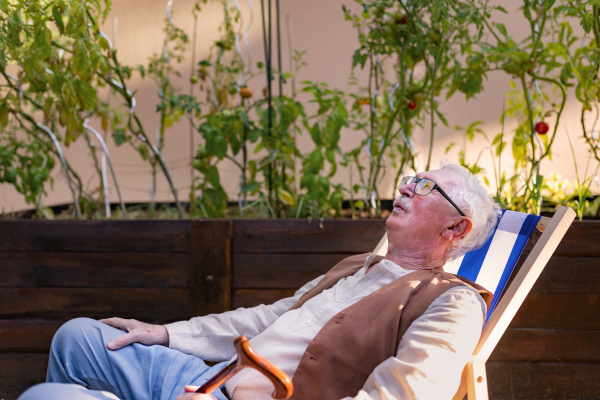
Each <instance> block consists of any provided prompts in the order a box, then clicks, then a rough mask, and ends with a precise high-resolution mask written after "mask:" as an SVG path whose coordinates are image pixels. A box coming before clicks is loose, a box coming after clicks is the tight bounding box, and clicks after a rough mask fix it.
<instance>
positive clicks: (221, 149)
mask: <svg viewBox="0 0 600 400" xmlns="http://www.w3.org/2000/svg"><path fill="white" fill-rule="evenodd" d="M226 154H227V139H225V138H224V137H223V136H221V135H219V136H217V137H216V138H215V155H216V156H217V157H218V158H219V160H222V159H223V158H224V157H225V155H226Z"/></svg>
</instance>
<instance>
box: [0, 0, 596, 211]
mask: <svg viewBox="0 0 600 400" xmlns="http://www.w3.org/2000/svg"><path fill="white" fill-rule="evenodd" d="M193 4H194V1H191V0H175V1H174V3H173V7H172V10H173V17H174V20H175V23H176V24H177V25H178V26H180V27H182V28H183V29H185V30H186V32H188V34H189V35H190V36H191V34H192V32H193V18H192V16H191V13H190V10H191V7H192V5H193ZM240 4H241V5H242V8H243V10H244V12H247V8H246V5H245V1H244V0H240ZM252 4H253V6H254V10H255V19H254V24H253V27H252V30H251V33H250V37H249V39H250V45H251V47H252V52H253V56H254V63H256V61H259V60H263V50H262V47H263V46H262V34H261V24H260V2H259V1H258V0H252ZM342 4H346V5H351V6H354V3H353V2H351V1H350V0H328V1H322V0H321V1H319V0H304V1H292V0H281V27H282V33H283V35H282V36H283V46H282V59H283V69H284V70H288V69H289V62H288V60H289V55H288V54H289V53H288V46H287V37H286V15H288V14H289V15H290V16H291V19H292V25H293V40H294V47H295V48H296V49H299V50H307V51H308V53H307V55H306V57H305V60H306V61H307V63H308V67H306V68H304V69H303V70H302V71H301V73H300V76H299V77H298V81H302V80H305V79H310V80H314V81H320V82H327V83H328V84H330V85H331V86H334V87H338V88H341V89H346V88H347V81H348V77H349V75H350V59H351V55H352V53H353V52H354V50H355V49H356V48H357V47H358V41H357V39H356V34H355V32H354V30H353V29H352V27H351V25H350V23H348V22H346V21H344V19H343V15H342V11H341V6H342ZM503 5H504V6H505V7H506V8H507V9H508V10H509V11H510V12H511V13H512V15H508V16H503V19H504V20H505V21H503V22H504V23H505V24H506V25H507V27H508V29H509V31H512V32H513V34H514V36H516V37H518V36H519V35H523V34H524V32H525V31H524V29H525V24H523V23H522V21H521V20H520V18H516V17H515V14H516V10H517V7H518V2H517V1H515V0H511V1H510V2H503ZM165 6H166V1H164V0H160V1H157V0H115V1H114V2H113V8H112V12H111V13H110V15H109V17H108V18H107V20H106V22H105V24H104V32H105V33H106V34H107V35H108V36H112V33H113V22H114V21H115V18H118V24H117V30H116V31H117V40H116V47H117V49H118V54H119V57H120V60H121V62H122V63H123V64H127V65H137V64H144V63H146V60H147V58H148V57H149V56H150V55H151V54H152V53H156V52H160V51H161V48H162V42H163V38H164V34H163V31H162V28H163V25H164V20H165V18H166V12H165ZM246 15H248V14H246ZM220 23H221V11H220V8H219V6H218V5H217V4H209V5H207V6H205V9H204V11H203V12H202V13H201V14H200V17H199V24H198V43H197V59H198V60H199V59H201V58H203V57H204V56H205V55H206V52H207V49H208V47H209V45H210V43H211V42H212V41H213V40H214V39H215V38H216V37H217V27H218V26H219V24H220ZM273 29H275V26H274V27H273ZM190 69H191V65H190V60H189V57H188V60H186V61H184V62H183V64H182V65H180V66H178V70H179V71H181V73H182V79H181V80H180V81H179V82H178V85H179V86H180V87H181V88H182V89H183V91H184V92H186V93H187V92H188V90H189V86H188V85H189V76H190ZM357 76H358V78H359V79H360V80H361V82H365V74H364V73H362V72H360V71H359V72H358V73H357ZM250 86H252V87H253V88H254V92H255V93H260V92H261V90H262V88H263V87H264V86H265V78H264V77H263V76H257V77H255V78H254V79H253V80H252V81H251V82H250ZM131 87H132V88H133V89H136V90H137V93H136V98H137V101H138V108H137V110H138V112H139V114H140V116H141V117H142V120H143V122H144V125H145V127H146V130H147V132H148V133H149V134H153V132H154V130H155V127H156V125H157V123H158V116H157V114H156V113H155V107H156V104H157V103H158V97H157V89H156V85H155V84H154V82H152V81H150V80H148V79H146V80H143V81H142V80H141V79H139V77H138V76H135V77H134V78H133V80H132V83H131ZM485 88H486V89H485V92H483V93H481V94H480V95H479V96H478V97H477V98H476V99H474V100H471V101H469V102H466V101H465V100H464V97H462V96H460V95H456V96H455V97H453V98H452V99H451V100H450V101H448V102H446V103H445V104H443V111H444V112H445V114H446V116H447V118H448V121H449V123H450V125H451V126H455V125H460V126H467V125H468V124H470V123H471V122H473V121H476V120H482V121H484V124H483V125H482V126H481V128H482V129H483V130H484V131H485V132H486V133H487V134H488V137H489V138H490V139H491V138H493V137H494V136H495V135H496V134H497V133H498V132H499V131H500V126H499V117H500V113H501V112H502V102H503V96H504V93H505V92H506V91H508V90H509V77H508V76H507V75H506V74H504V73H503V72H494V73H491V74H490V75H489V76H488V80H487V82H486V83H485ZM285 90H286V91H288V92H289V90H290V88H289V85H287V87H286V88H285ZM102 96H106V94H102ZM113 102H114V99H113ZM578 121H579V111H578V109H577V104H575V103H573V104H568V105H567V110H566V112H565V116H564V117H563V124H564V127H563V126H561V128H560V130H559V137H558V138H557V141H556V144H555V146H554V157H553V161H552V162H550V161H545V162H544V163H543V165H542V173H543V174H546V173H548V172H549V171H558V172H560V173H561V174H562V175H564V176H565V177H568V178H570V179H574V177H575V172H574V164H573V157H572V156H571V153H570V150H569V145H568V142H567V139H566V132H567V131H568V132H569V133H570V135H571V138H572V140H573V141H574V143H575V146H576V152H577V160H578V162H579V163H580V165H579V167H580V170H583V169H585V165H586V162H587V159H588V156H587V151H586V147H585V144H584V143H583V141H582V140H581V139H580V137H581V132H580V129H579V127H578V126H579V122H578ZM548 122H549V123H550V125H551V126H552V125H553V124H552V120H548ZM427 124H429V122H427ZM515 124H516V122H515V121H511V120H507V122H506V131H507V132H510V131H511V129H512V128H514V127H515ZM94 126H96V127H97V128H99V124H98V123H95V124H94ZM425 128H426V129H425V131H423V132H419V133H417V134H416V140H415V143H416V145H417V149H418V151H419V152H420V155H419V157H418V160H419V167H420V168H423V167H424V166H425V162H426V151H427V146H428V144H429V131H428V126H427V125H426V126H425ZM460 138H461V133H458V132H457V131H455V130H454V129H452V128H446V127H444V126H442V125H441V124H440V123H438V126H437V127H436V136H435V147H434V151H433V165H437V163H438V162H439V161H440V160H441V159H444V158H451V159H452V158H456V157H457V151H454V150H453V151H452V152H451V153H450V154H449V155H445V154H444V150H445V148H446V147H447V145H448V144H449V143H450V142H452V141H458V140H459V139H460ZM361 139H362V137H361V136H360V134H359V133H357V132H353V131H347V132H344V133H343V135H342V144H341V145H342V147H343V149H346V150H347V149H351V148H353V147H355V146H356V145H357V144H358V143H359V142H360V140H361ZM194 140H195V146H197V145H198V143H199V140H200V139H199V135H198V134H195V138H194ZM461 140H462V139H461ZM108 142H109V150H110V154H111V156H112V158H113V163H114V165H115V169H116V171H117V177H118V181H119V185H120V187H121V192H122V194H123V196H124V199H125V201H127V202H148V201H149V194H148V192H149V189H150V185H151V177H150V174H149V171H150V169H149V167H148V166H147V164H145V163H144V162H143V161H142V160H141V159H140V157H139V155H137V153H136V152H135V151H134V150H133V149H132V148H131V147H130V146H127V145H123V146H121V147H119V148H117V147H115V145H114V144H113V143H112V140H109V141H108ZM486 145H487V144H486V141H485V139H483V138H478V139H477V141H476V142H475V143H474V144H469V145H468V152H467V156H468V157H469V158H471V159H476V158H477V156H478V154H479V151H480V149H481V148H484V147H485V146H486ZM299 147H300V148H301V150H302V151H309V150H310V149H311V141H310V138H309V137H308V135H304V136H303V137H300V140H299ZM509 152H510V149H509V148H507V150H506V151H505V154H504V157H503V161H502V162H503V165H505V166H506V167H509V166H510V165H511V160H512V157H511V155H510V153H509ZM488 154H489V151H487V150H486V151H485V152H484V155H483V156H482V157H481V161H480V163H481V164H482V165H483V166H484V167H485V168H486V171H487V172H488V173H489V176H490V180H491V174H492V171H493V169H492V164H491V163H490V161H491V160H490V157H489V155H488ZM66 156H67V158H68V160H69V162H71V164H72V165H73V166H74V167H75V169H76V170H77V171H79V172H80V174H81V176H82V178H83V181H84V182H86V185H87V186H86V187H87V188H88V189H89V190H93V188H94V187H96V186H98V182H99V180H98V177H97V176H96V175H95V173H94V170H93V168H92V165H91V164H92V161H91V157H90V155H89V150H88V149H87V147H86V146H85V144H84V142H83V140H80V141H79V142H77V143H75V144H73V145H71V146H70V148H68V149H66ZM164 158H165V159H166V161H167V164H168V165H169V166H170V169H171V173H172V175H173V178H174V181H175V185H176V186H177V187H178V188H179V191H180V199H181V200H182V201H186V200H187V196H188V193H189V184H190V169H189V158H190V133H189V127H188V125H187V124H186V123H183V122H180V123H178V124H176V125H174V127H173V128H171V129H170V130H169V131H168V132H167V133H166V148H165V150H164ZM596 167H597V163H595V162H593V161H592V163H590V167H589V168H590V172H589V173H588V175H589V174H591V172H593V171H594V170H595V169H596ZM580 173H582V172H580ZM221 174H222V181H224V182H225V186H226V189H227V191H228V193H229V194H230V196H231V198H232V199H234V198H235V192H236V186H237V181H238V173H237V170H236V169H235V166H234V165H233V164H232V163H226V162H225V163H223V164H222V166H221ZM54 175H55V183H54V188H53V190H52V191H51V192H50V193H49V194H48V196H47V197H45V199H44V204H46V205H54V204H60V203H67V202H69V199H70V194H69V191H68V188H67V184H66V181H65V179H64V176H63V174H62V173H61V171H60V168H59V166H58V164H57V166H56V167H55V173H54ZM392 175H393V174H391V173H390V174H388V175H387V176H386V177H385V179H384V181H383V183H382V189H384V190H383V194H384V197H388V198H391V197H392V196H393V194H394V186H395V184H394V182H392V180H393V176H392ZM336 179H339V180H345V179H346V175H345V174H344V172H343V170H341V169H340V172H339V173H338V175H337V176H336ZM110 186H111V189H112V181H111V184H110ZM594 189H596V187H594ZM116 200H117V197H116V194H115V192H114V190H111V201H113V202H115V201H116ZM157 200H158V201H169V200H172V197H171V196H170V195H169V191H168V187H167V184H166V181H165V180H164V179H163V178H162V177H160V179H159V183H158V194H157ZM23 208H27V206H26V205H25V204H24V200H23V199H22V197H21V195H19V194H18V193H16V191H15V190H14V189H13V188H12V187H11V186H8V185H0V211H1V210H2V209H4V211H14V210H20V209H23Z"/></svg>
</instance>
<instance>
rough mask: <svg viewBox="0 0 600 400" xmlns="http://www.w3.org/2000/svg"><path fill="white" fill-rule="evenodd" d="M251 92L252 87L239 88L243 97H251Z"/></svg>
mask: <svg viewBox="0 0 600 400" xmlns="http://www.w3.org/2000/svg"><path fill="white" fill-rule="evenodd" d="M252 94H253V92H252V89H251V88H249V87H247V86H244V87H243V88H241V89H240V96H242V98H243V99H249V98H250V97H252Z"/></svg>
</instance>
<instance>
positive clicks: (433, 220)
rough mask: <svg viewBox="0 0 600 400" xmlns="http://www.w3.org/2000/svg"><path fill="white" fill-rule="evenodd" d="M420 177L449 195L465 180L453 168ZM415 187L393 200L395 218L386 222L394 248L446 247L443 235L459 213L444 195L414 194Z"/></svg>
mask: <svg viewBox="0 0 600 400" xmlns="http://www.w3.org/2000/svg"><path fill="white" fill-rule="evenodd" d="M417 178H428V179H431V180H432V181H434V182H435V183H437V184H438V185H439V186H440V187H441V188H442V189H443V190H444V192H446V194H448V193H449V192H450V191H451V189H452V188H453V187H454V186H456V185H459V184H462V182H461V179H462V177H461V176H460V175H459V174H458V173H457V172H455V171H453V170H451V169H438V170H434V171H427V172H421V173H419V174H417ZM414 187H415V184H414V183H412V184H409V185H406V186H404V187H402V188H400V193H399V196H398V197H397V198H396V200H395V201H394V209H393V211H392V215H391V216H390V217H389V218H388V220H387V221H386V225H387V228H388V238H389V241H390V244H391V245H394V246H402V247H405V246H410V248H412V249H414V250H415V251H418V250H419V249H421V250H426V249H427V248H430V247H431V246H440V245H443V246H447V245H448V243H444V241H443V239H442V236H441V234H442V232H443V231H444V230H445V229H446V228H448V227H449V226H451V225H454V224H455V223H456V222H457V221H458V220H460V217H461V215H460V213H459V212H458V211H457V210H456V209H455V208H454V207H453V206H452V205H451V204H450V203H449V202H448V200H446V199H445V198H444V196H442V194H441V193H440V192H439V191H437V190H433V191H432V192H431V193H429V195H427V196H419V195H417V194H415V192H414Z"/></svg>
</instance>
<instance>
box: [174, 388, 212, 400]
mask: <svg viewBox="0 0 600 400" xmlns="http://www.w3.org/2000/svg"><path fill="white" fill-rule="evenodd" d="M199 387H200V386H186V387H185V394H180V395H179V396H177V398H176V399H175V400H216V399H217V398H216V397H215V396H213V395H210V394H204V393H194V392H195V391H196V390H198V388H199Z"/></svg>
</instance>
